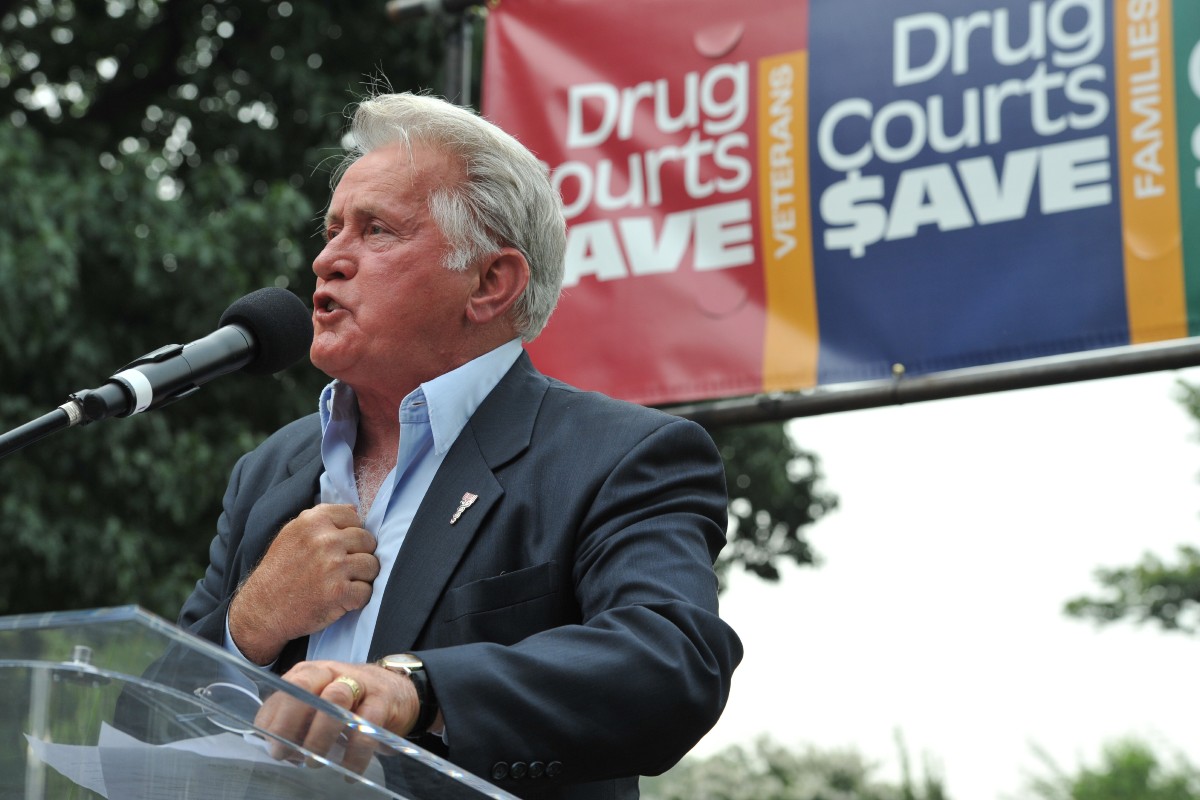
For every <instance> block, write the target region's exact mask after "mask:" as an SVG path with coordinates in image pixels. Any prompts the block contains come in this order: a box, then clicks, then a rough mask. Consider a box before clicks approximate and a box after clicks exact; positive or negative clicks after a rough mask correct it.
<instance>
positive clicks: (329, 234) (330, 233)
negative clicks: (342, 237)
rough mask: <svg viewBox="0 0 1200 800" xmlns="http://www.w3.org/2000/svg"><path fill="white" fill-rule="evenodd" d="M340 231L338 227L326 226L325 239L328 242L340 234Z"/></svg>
mask: <svg viewBox="0 0 1200 800" xmlns="http://www.w3.org/2000/svg"><path fill="white" fill-rule="evenodd" d="M338 232H339V229H338V228H326V229H325V241H327V242H328V241H330V240H332V239H333V237H335V236H337V235H338Z"/></svg>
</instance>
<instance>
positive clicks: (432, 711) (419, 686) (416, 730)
mask: <svg viewBox="0 0 1200 800" xmlns="http://www.w3.org/2000/svg"><path fill="white" fill-rule="evenodd" d="M408 679H409V680H411V681H412V685H413V688H414V689H416V690H417V706H418V708H419V709H420V710H419V711H418V712H417V721H416V722H415V723H413V727H412V730H411V731H409V732H408V734H407V735H408V738H410V739H416V738H417V737H418V736H424V735H425V734H426V733H428V732H429V726H430V725H432V724H433V721H434V720H435V719H437V712H438V704H437V698H436V697H434V695H433V686H432V685H431V684H430V683H429V674H428V673H427V672H425V670H423V669H413V670H409V672H408Z"/></svg>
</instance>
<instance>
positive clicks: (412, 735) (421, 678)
mask: <svg viewBox="0 0 1200 800" xmlns="http://www.w3.org/2000/svg"><path fill="white" fill-rule="evenodd" d="M375 663H376V664H377V665H378V666H381V667H383V668H384V669H386V670H390V671H392V672H398V673H400V674H401V675H407V676H408V679H409V680H411V681H412V685H413V688H414V689H416V690H417V705H418V709H419V710H418V711H417V721H416V722H415V723H414V724H413V726H412V730H410V731H409V732H408V733H407V734H405V735H406V736H407V737H408V738H409V739H416V738H417V737H418V736H422V735H424V734H425V733H426V732H427V731H428V730H429V726H430V725H432V724H433V721H434V720H435V719H437V712H438V704H437V698H436V697H434V695H433V686H431V685H430V683H429V674H428V673H426V672H425V663H424V662H423V661H421V659H419V658H417V657H416V656H414V655H413V654H412V653H398V654H396V655H391V656H384V657H383V658H381V659H379V660H378V661H376V662H375Z"/></svg>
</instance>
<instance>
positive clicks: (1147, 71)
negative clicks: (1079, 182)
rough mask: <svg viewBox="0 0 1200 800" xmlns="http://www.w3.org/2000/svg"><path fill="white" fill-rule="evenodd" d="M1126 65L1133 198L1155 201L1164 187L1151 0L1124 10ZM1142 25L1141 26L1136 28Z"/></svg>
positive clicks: (1159, 85)
mask: <svg viewBox="0 0 1200 800" xmlns="http://www.w3.org/2000/svg"><path fill="white" fill-rule="evenodd" d="M1127 10H1128V12H1129V19H1130V20H1131V21H1132V22H1133V23H1135V24H1131V25H1130V26H1129V29H1128V31H1126V35H1127V36H1128V40H1127V41H1128V44H1129V47H1130V50H1129V61H1130V64H1131V65H1133V66H1132V69H1133V70H1138V71H1134V72H1133V73H1132V74H1131V75H1130V76H1129V83H1130V86H1129V93H1130V96H1131V97H1130V101H1129V105H1130V111H1131V112H1132V113H1133V116H1134V118H1135V119H1138V120H1140V121H1139V122H1137V123H1136V124H1135V125H1134V126H1133V141H1134V142H1137V143H1138V145H1139V146H1138V148H1137V150H1136V151H1134V154H1133V196H1134V197H1136V198H1137V199H1139V200H1142V199H1145V198H1147V197H1159V196H1161V195H1162V194H1163V193H1164V192H1166V187H1165V186H1164V185H1163V184H1162V183H1160V182H1158V181H1157V180H1156V178H1161V177H1162V175H1163V174H1164V172H1165V169H1164V167H1163V165H1162V161H1160V160H1159V156H1160V154H1161V151H1162V147H1163V131H1162V110H1161V107H1162V63H1161V59H1162V54H1161V51H1160V50H1159V44H1160V43H1159V28H1158V20H1157V19H1156V15H1157V13H1158V4H1157V2H1154V0H1150V2H1144V1H1142V0H1132V2H1130V3H1129V5H1128V8H1127ZM1147 17H1148V18H1149V19H1147ZM1137 23H1142V24H1137Z"/></svg>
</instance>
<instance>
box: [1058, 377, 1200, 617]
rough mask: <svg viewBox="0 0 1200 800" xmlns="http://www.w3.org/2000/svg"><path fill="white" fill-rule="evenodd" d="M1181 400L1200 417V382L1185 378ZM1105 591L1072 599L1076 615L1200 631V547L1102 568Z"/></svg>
mask: <svg viewBox="0 0 1200 800" xmlns="http://www.w3.org/2000/svg"><path fill="white" fill-rule="evenodd" d="M1180 389H1181V396H1180V400H1181V402H1182V403H1183V405H1184V406H1185V407H1186V408H1187V410H1188V412H1189V413H1190V414H1191V415H1192V417H1194V418H1195V419H1196V420H1197V421H1200V387H1197V386H1190V385H1188V384H1186V383H1180ZM1096 580H1097V582H1098V583H1099V584H1100V586H1101V587H1102V594H1101V595H1099V596H1083V597H1077V598H1074V599H1072V600H1070V601H1068V602H1067V604H1066V607H1065V608H1066V612H1067V613H1068V614H1070V615H1072V616H1076V617H1082V618H1086V619H1092V620H1095V621H1097V622H1100V623H1109V622H1115V621H1117V620H1120V619H1131V620H1133V621H1135V622H1138V623H1146V622H1150V623H1157V624H1158V625H1159V626H1160V627H1162V628H1163V629H1164V630H1168V631H1181V632H1183V633H1191V634H1196V633H1200V548H1197V547H1194V546H1191V545H1186V544H1184V545H1180V546H1179V547H1178V550H1177V553H1176V560H1175V562H1174V563H1172V562H1169V561H1166V560H1164V559H1163V558H1161V557H1160V556H1157V555H1155V554H1153V553H1146V554H1144V555H1143V556H1142V560H1141V561H1140V562H1139V563H1137V564H1134V565H1133V566H1129V567H1116V568H1108V567H1102V568H1100V569H1098V570H1096Z"/></svg>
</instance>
